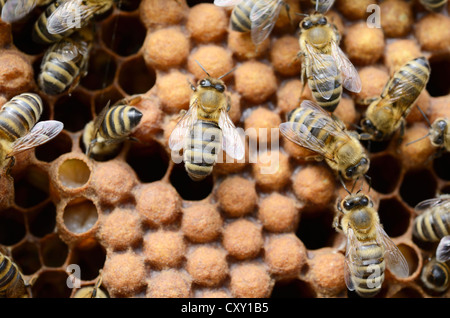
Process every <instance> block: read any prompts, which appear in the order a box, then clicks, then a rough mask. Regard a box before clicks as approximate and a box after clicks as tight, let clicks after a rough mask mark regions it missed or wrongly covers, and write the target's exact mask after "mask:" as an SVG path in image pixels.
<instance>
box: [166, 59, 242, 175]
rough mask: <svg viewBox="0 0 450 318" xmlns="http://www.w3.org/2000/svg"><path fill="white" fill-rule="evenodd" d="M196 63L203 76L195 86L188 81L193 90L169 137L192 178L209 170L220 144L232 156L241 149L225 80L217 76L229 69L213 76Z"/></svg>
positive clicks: (215, 159)
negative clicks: (181, 155) (181, 156)
mask: <svg viewBox="0 0 450 318" xmlns="http://www.w3.org/2000/svg"><path fill="white" fill-rule="evenodd" d="M197 63H198V61H197ZM198 64H199V65H200V63H198ZM200 67H201V68H202V69H203V71H204V72H205V73H206V75H207V77H205V78H203V79H201V80H199V81H198V83H197V87H195V86H193V85H191V89H192V90H193V91H194V94H193V95H192V97H191V100H190V104H189V105H190V106H189V110H188V111H187V112H186V113H185V114H184V116H183V117H182V118H181V120H180V121H179V122H178V123H177V125H176V126H175V128H174V130H173V132H172V134H171V135H170V138H169V147H170V149H171V150H172V151H179V150H180V149H183V161H184V163H185V169H186V171H187V173H188V175H189V176H190V178H191V179H192V180H195V181H199V180H202V179H204V178H206V176H208V175H209V174H210V173H211V172H212V170H213V166H214V164H215V163H216V161H217V158H218V154H219V153H220V150H221V149H222V147H223V149H224V150H225V151H226V153H227V154H228V155H230V156H231V157H232V158H234V159H238V160H240V159H242V158H243V157H244V153H245V147H244V143H243V140H242V138H241V135H240V134H239V132H238V130H237V129H236V127H235V126H234V124H233V121H232V120H231V119H230V117H229V116H228V111H229V109H230V103H229V100H228V98H227V95H226V94H225V90H226V86H225V83H224V82H223V81H222V80H221V78H223V77H225V76H226V75H228V74H229V73H230V72H231V71H230V72H228V73H226V74H224V75H222V76H220V77H219V78H213V77H211V75H209V74H208V72H207V71H206V70H205V69H204V68H203V67H202V66H201V65H200Z"/></svg>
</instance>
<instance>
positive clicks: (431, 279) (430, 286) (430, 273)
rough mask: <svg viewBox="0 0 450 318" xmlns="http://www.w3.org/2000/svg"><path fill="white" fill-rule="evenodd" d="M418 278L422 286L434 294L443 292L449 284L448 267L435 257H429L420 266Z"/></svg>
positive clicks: (449, 274) (449, 270)
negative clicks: (420, 270)
mask: <svg viewBox="0 0 450 318" xmlns="http://www.w3.org/2000/svg"><path fill="white" fill-rule="evenodd" d="M420 280H421V281H422V284H423V285H424V287H425V288H426V289H427V290H428V291H430V292H432V293H436V294H441V293H443V292H445V291H446V290H447V289H448V287H449V286H450V267H449V264H447V263H446V262H440V261H438V260H437V259H436V258H432V259H430V260H429V261H428V262H427V263H426V264H425V265H424V266H423V268H422V272H421V274H420Z"/></svg>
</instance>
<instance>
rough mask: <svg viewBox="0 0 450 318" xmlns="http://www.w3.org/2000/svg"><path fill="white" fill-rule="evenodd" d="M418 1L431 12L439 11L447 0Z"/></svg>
mask: <svg viewBox="0 0 450 318" xmlns="http://www.w3.org/2000/svg"><path fill="white" fill-rule="evenodd" d="M419 2H420V3H421V4H422V5H423V6H424V7H425V9H427V10H428V11H431V12H439V11H441V10H442V9H443V8H444V6H445V4H446V3H447V2H448V1H447V0H419Z"/></svg>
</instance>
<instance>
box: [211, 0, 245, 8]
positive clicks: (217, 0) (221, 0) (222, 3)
mask: <svg viewBox="0 0 450 318" xmlns="http://www.w3.org/2000/svg"><path fill="white" fill-rule="evenodd" d="M241 1H242V0H214V4H215V5H216V6H219V7H231V6H235V5H237V4H239V2H241Z"/></svg>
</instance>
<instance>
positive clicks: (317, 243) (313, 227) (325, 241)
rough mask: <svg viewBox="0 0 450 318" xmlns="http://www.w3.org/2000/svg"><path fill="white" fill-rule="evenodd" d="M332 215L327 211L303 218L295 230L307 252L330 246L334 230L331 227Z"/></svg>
mask: <svg viewBox="0 0 450 318" xmlns="http://www.w3.org/2000/svg"><path fill="white" fill-rule="evenodd" d="M333 217H334V213H333V212H331V211H328V210H325V211H319V212H314V216H306V215H305V216H303V217H302V219H301V221H300V224H299V227H298V229H297V232H296V235H297V237H298V238H299V239H300V240H301V241H302V242H303V244H305V247H306V248H307V249H308V250H316V249H319V248H322V247H330V246H332V243H333V239H334V237H335V235H336V230H335V229H334V228H333V227H332V223H333Z"/></svg>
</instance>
